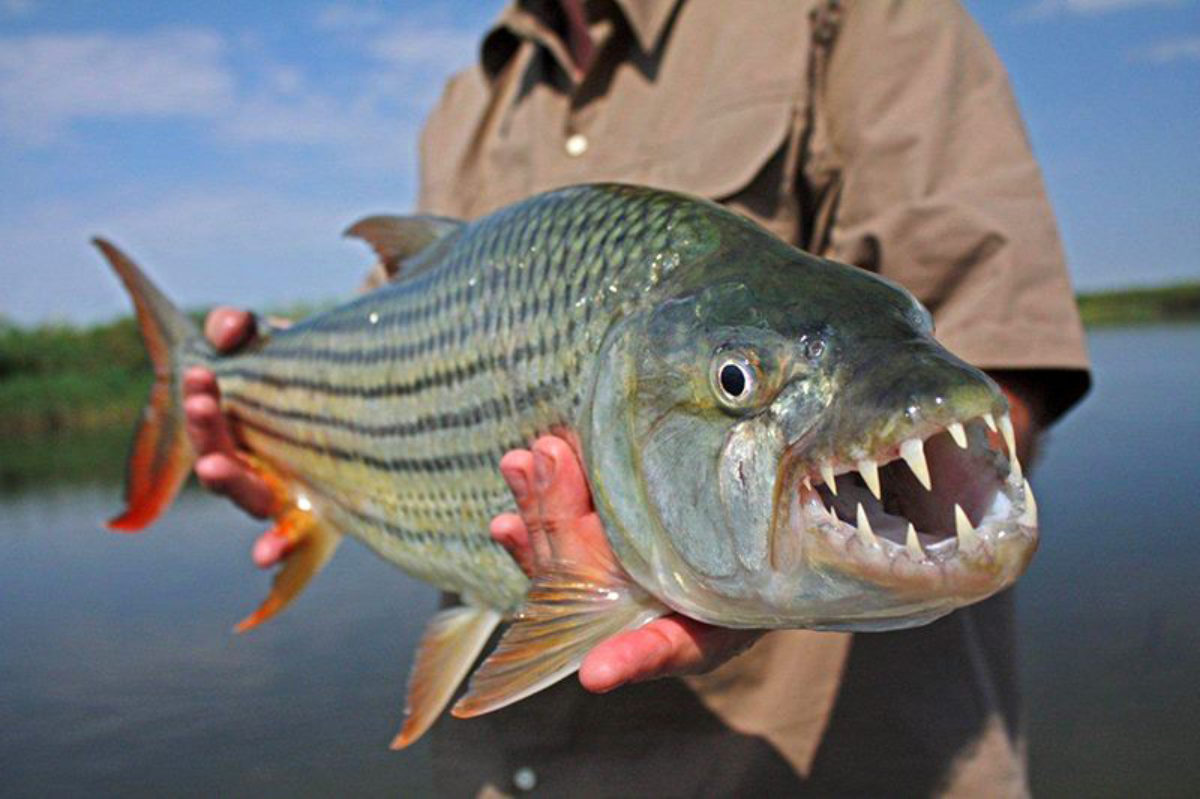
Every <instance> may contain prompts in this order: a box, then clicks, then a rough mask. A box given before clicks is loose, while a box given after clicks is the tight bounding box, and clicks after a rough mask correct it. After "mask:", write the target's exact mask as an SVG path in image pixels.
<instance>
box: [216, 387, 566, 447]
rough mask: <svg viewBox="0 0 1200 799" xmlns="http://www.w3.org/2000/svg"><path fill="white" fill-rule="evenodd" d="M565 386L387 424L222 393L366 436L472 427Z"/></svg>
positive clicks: (257, 407) (266, 410) (277, 413)
mask: <svg viewBox="0 0 1200 799" xmlns="http://www.w3.org/2000/svg"><path fill="white" fill-rule="evenodd" d="M565 386H566V378H565V377H562V378H556V379H554V380H550V381H548V382H542V383H538V384H537V385H535V386H533V387H532V388H530V389H529V390H528V391H523V392H521V393H520V394H517V395H516V396H515V397H512V398H511V399H509V398H494V399H489V400H486V401H484V402H480V403H478V404H476V405H472V406H470V407H467V408H464V409H462V410H460V411H450V412H444V413H431V414H428V415H426V416H420V417H417V418H416V419H413V420H411V421H407V422H392V423H388V424H369V423H365V422H358V421H355V420H353V419H347V418H345V417H339V416H334V415H331V414H323V413H312V412H309V411H303V410H295V409H291V408H280V407H279V406H277V405H271V404H270V403H266V402H263V401H262V400H259V399H256V398H254V397H250V396H248V395H246V394H243V393H240V392H236V391H231V392H229V393H228V394H226V395H225V397H226V399H227V400H229V401H230V402H232V403H234V404H235V405H241V406H243V407H245V408H248V409H249V410H252V411H255V412H256V413H261V414H263V415H265V416H271V417H274V418H276V419H285V420H288V421H295V422H302V423H304V424H308V425H313V426H318V427H329V428H333V429H335V430H344V431H346V432H349V433H354V434H357V435H362V436H367V437H369V438H406V437H410V436H416V435H420V434H422V433H436V432H439V431H442V430H454V429H459V428H463V427H471V426H473V425H478V424H482V423H483V422H484V421H486V420H489V419H495V420H497V421H498V420H500V419H503V418H504V417H507V416H511V415H512V414H513V413H519V412H521V411H524V410H526V409H527V408H531V407H533V406H534V405H536V404H538V403H539V402H547V401H549V400H552V399H554V396H555V395H556V394H557V393H558V391H559V390H560V389H561V388H564V387H565Z"/></svg>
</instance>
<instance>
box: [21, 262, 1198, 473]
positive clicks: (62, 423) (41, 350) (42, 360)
mask: <svg viewBox="0 0 1200 799" xmlns="http://www.w3.org/2000/svg"><path fill="white" fill-rule="evenodd" d="M1079 307H1080V310H1081V311H1082V313H1083V318H1084V321H1085V323H1086V324H1088V325H1094V326H1113V325H1123V324H1145V323H1153V322H1169V321H1187V320H1200V283H1188V284H1181V285H1177V286H1169V287H1164V288H1152V289H1131V290H1124V291H1111V292H1102V293H1094V294H1085V295H1082V296H1081V297H1080V298H1079ZM310 310H311V309H307V308H292V309H289V313H288V314H285V315H288V316H291V317H292V318H299V317H301V316H303V315H305V314H306V313H307V312H309V311H310ZM149 387H150V367H149V363H148V361H147V360H146V356H145V354H144V352H143V350H142V344H141V340H140V339H139V337H138V333H137V328H136V325H135V324H134V322H133V320H132V319H121V320H119V321H116V322H110V323H107V324H102V325H95V326H92V327H74V326H70V325H47V326H42V327H36V328H22V327H17V326H15V325H11V324H6V323H4V322H3V321H0V441H2V442H3V445H2V446H0V459H3V462H4V463H0V472H2V471H11V468H10V467H11V465H12V464H13V463H14V462H16V461H17V460H22V461H29V462H31V463H36V464H42V465H43V466H45V465H46V464H51V463H59V462H58V461H56V460H55V459H54V458H53V457H51V455H52V453H47V452H42V451H39V450H41V449H44V448H45V447H46V446H47V445H46V443H45V442H46V441H48V440H53V439H54V438H56V437H59V438H60V440H63V441H64V443H68V442H67V440H66V439H64V438H61V437H63V436H66V435H68V434H69V435H71V436H72V437H74V436H83V437H88V438H89V440H93V439H95V440H98V441H103V442H104V444H105V446H106V447H108V446H111V444H112V442H113V441H115V440H116V439H114V438H112V437H106V436H104V435H100V434H103V433H105V432H106V431H120V432H121V434H122V435H123V436H128V431H130V430H132V428H133V423H134V421H135V420H136V418H137V415H138V412H139V410H140V408H141V406H142V403H143V402H144V401H145V397H146V394H147V392H148V391H149ZM93 434H96V435H100V438H99V439H97V438H96V436H95V435H93ZM33 442H37V443H36V444H35V443H33ZM5 464H8V465H7V466H6V465H5ZM59 465H64V464H59ZM39 468H41V467H39ZM46 468H48V467H46Z"/></svg>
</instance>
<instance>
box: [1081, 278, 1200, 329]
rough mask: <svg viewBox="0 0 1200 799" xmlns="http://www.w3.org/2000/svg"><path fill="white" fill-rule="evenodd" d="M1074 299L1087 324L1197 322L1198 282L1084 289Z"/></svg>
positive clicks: (1114, 325) (1090, 325)
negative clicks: (1100, 289)
mask: <svg viewBox="0 0 1200 799" xmlns="http://www.w3.org/2000/svg"><path fill="white" fill-rule="evenodd" d="M1077 300H1078V302H1079V313H1080V315H1081V316H1082V317H1083V323H1084V324H1085V325H1087V326H1088V327H1118V326H1123V325H1144V324H1154V323H1156V322H1196V321H1200V281H1196V282H1191V283H1176V284H1174V285H1170V286H1156V287H1153V288H1150V287H1147V288H1130V289H1115V290H1112V291H1096V292H1087V293H1082V294H1080V295H1079V296H1078V297H1077Z"/></svg>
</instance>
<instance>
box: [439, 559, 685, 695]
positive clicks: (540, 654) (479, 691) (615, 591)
mask: <svg viewBox="0 0 1200 799" xmlns="http://www.w3.org/2000/svg"><path fill="white" fill-rule="evenodd" d="M666 612H667V608H665V607H664V606H663V605H661V604H659V603H658V602H657V601H656V600H655V599H653V598H652V597H651V596H650V595H649V594H647V593H646V592H645V591H643V590H642V589H641V588H639V587H638V586H637V585H635V584H634V583H632V582H630V581H628V580H626V579H625V578H624V577H623V576H622V575H617V574H614V573H612V572H610V571H606V570H600V569H594V568H583V567H579V566H575V565H572V564H566V563H559V564H556V565H555V566H554V567H552V568H551V569H549V570H548V571H546V572H545V573H543V574H542V575H540V576H538V577H537V578H536V579H535V580H534V582H533V586H532V588H530V590H529V594H528V595H527V596H526V598H525V606H524V607H523V608H522V609H521V612H520V613H519V614H518V615H517V617H516V619H515V620H514V621H513V624H512V626H511V627H509V628H508V631H507V632H505V634H504V637H503V638H501V639H500V643H499V644H498V645H497V646H496V650H495V651H494V652H492V654H491V655H490V656H489V657H488V659H487V660H485V661H484V662H483V664H482V665H481V666H480V667H479V668H478V669H477V670H476V671H475V673H474V674H473V675H472V676H471V683H470V686H469V688H468V690H467V694H466V696H464V697H463V698H462V699H460V700H459V701H458V703H457V704H456V705H455V706H454V707H453V709H451V711H450V712H451V713H452V714H453V715H455V716H457V717H459V718H470V717H472V716H479V715H482V714H484V713H489V712H491V711H493V710H499V709H500V708H502V707H505V706H506V705H510V704H512V703H513V702H517V701H519V700H521V699H524V698H525V697H527V696H529V695H531V694H534V693H537V692H538V691H540V690H542V689H543V688H546V687H548V686H550V685H553V684H554V683H556V682H558V681H559V680H561V679H562V678H563V677H566V676H567V675H569V674H571V673H572V672H574V671H575V670H576V669H578V668H579V664H580V663H582V662H583V658H584V656H585V655H586V654H587V653H588V652H589V651H590V650H591V649H592V647H594V646H595V645H596V644H598V643H600V642H601V641H603V640H605V639H606V638H610V637H612V636H613V635H616V634H617V633H620V632H624V631H626V630H632V629H635V628H637V627H641V626H642V625H643V624H645V623H646V622H648V621H651V620H652V619H654V618H656V617H658V616H662V615H664V614H665V613H666Z"/></svg>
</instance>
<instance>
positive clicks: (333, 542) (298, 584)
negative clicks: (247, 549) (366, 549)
mask: <svg viewBox="0 0 1200 799" xmlns="http://www.w3.org/2000/svg"><path fill="white" fill-rule="evenodd" d="M269 534H270V535H277V536H284V537H286V538H288V539H289V541H290V542H291V545H290V546H289V548H288V554H287V556H286V557H285V559H284V562H283V565H282V566H281V567H279V571H277V572H276V573H275V578H274V580H273V581H272V582H271V593H270V594H268V595H267V598H266V599H265V600H263V603H262V604H261V605H259V606H258V609H257V610H256V611H254V612H253V613H251V614H250V615H249V616H247V617H246V618H244V619H242V620H241V621H240V622H238V623H237V626H235V627H234V628H233V629H234V632H239V633H244V632H246V631H247V630H250V629H253V628H254V627H257V626H258V625H260V624H262V623H263V622H264V621H266V620H267V619H269V618H271V617H272V616H274V615H275V614H277V613H279V611H281V610H283V609H284V608H285V607H287V606H288V604H289V603H290V602H291V601H292V600H293V599H295V598H296V597H297V596H299V594H300V592H301V591H303V590H304V587H305V586H306V585H308V581H309V580H311V579H312V578H313V577H314V576H315V575H316V573H317V572H319V571H320V570H321V568H322V567H323V566H324V565H325V564H326V563H327V562H328V561H329V559H330V558H331V557H333V553H334V551H335V550H337V545H338V542H339V541H341V538H342V537H341V535H340V534H338V533H337V532H336V531H335V530H333V529H332V528H331V527H330V526H329V525H328V524H326V523H325V522H324V521H323V520H322V519H321V518H319V517H318V516H317V515H316V514H315V513H313V512H311V510H301V509H300V508H298V507H295V506H292V507H289V508H287V509H286V510H284V511H283V512H282V513H281V514H280V515H279V516H277V517H276V519H275V526H274V527H273V528H272V529H271V530H270V531H269Z"/></svg>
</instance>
